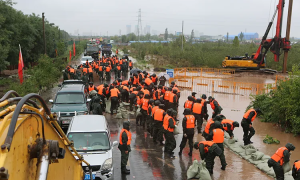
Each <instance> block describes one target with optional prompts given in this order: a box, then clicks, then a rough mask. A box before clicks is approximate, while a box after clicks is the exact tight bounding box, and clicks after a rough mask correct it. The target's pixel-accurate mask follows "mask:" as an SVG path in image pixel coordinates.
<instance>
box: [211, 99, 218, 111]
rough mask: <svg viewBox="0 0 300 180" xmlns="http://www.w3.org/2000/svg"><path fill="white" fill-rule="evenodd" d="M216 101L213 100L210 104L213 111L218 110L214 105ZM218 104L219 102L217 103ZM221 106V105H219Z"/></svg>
mask: <svg viewBox="0 0 300 180" xmlns="http://www.w3.org/2000/svg"><path fill="white" fill-rule="evenodd" d="M214 101H215V100H212V101H211V102H210V103H209V104H210V106H211V108H212V109H213V110H215V109H216V107H215V105H214ZM217 103H218V102H217ZM218 105H219V103H218ZM219 106H220V105H219Z"/></svg>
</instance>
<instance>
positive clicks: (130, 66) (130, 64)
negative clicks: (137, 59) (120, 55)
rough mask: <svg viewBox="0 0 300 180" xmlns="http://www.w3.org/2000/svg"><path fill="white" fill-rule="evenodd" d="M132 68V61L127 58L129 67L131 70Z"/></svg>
mask: <svg viewBox="0 0 300 180" xmlns="http://www.w3.org/2000/svg"><path fill="white" fill-rule="evenodd" d="M132 68H133V62H132V61H131V60H129V69H130V70H131V69H132Z"/></svg>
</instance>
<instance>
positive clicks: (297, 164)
mask: <svg viewBox="0 0 300 180" xmlns="http://www.w3.org/2000/svg"><path fill="white" fill-rule="evenodd" d="M294 166H295V168H296V171H299V170H300V161H297V162H295V163H294Z"/></svg>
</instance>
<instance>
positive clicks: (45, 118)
mask: <svg viewBox="0 0 300 180" xmlns="http://www.w3.org/2000/svg"><path fill="white" fill-rule="evenodd" d="M12 95H14V96H15V97H11V96H12ZM33 100H35V101H33ZM0 133H1V136H0V146H1V150H0V179H1V180H15V179H18V180H19V179H20V180H23V179H24V180H46V179H48V180H57V179H62V180H69V179H74V180H83V178H84V171H83V169H82V163H85V164H87V166H88V167H89V163H87V162H86V161H85V160H83V158H82V157H81V156H80V155H79V154H78V153H77V151H76V150H75V149H74V147H73V144H72V142H70V141H69V140H68V139H67V137H66V136H65V134H64V132H63V131H62V129H61V128H60V127H59V125H58V123H57V121H56V117H55V115H54V114H51V113H50V110H49V109H48V107H47V106H46V103H45V101H44V100H43V99H42V98H41V97H40V96H39V95H37V94H33V93H32V94H28V95H26V96H24V97H19V95H18V94H17V93H16V92H15V91H9V92H7V93H6V94H5V95H4V96H3V97H2V98H1V99H0ZM71 150H72V151H71ZM75 156H77V157H75ZM90 170H91V168H90ZM90 173H91V172H90ZM91 177H92V176H91Z"/></svg>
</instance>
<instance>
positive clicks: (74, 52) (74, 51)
mask: <svg viewBox="0 0 300 180" xmlns="http://www.w3.org/2000/svg"><path fill="white" fill-rule="evenodd" d="M75 54H76V49H75V41H74V42H73V56H74V57H75Z"/></svg>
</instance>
